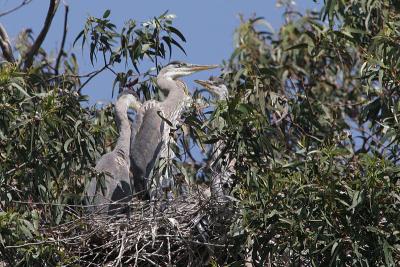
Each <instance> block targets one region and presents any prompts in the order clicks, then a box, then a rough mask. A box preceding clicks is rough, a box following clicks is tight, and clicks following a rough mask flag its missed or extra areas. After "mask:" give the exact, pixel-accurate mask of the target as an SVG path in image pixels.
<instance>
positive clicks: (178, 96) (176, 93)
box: [157, 78, 188, 117]
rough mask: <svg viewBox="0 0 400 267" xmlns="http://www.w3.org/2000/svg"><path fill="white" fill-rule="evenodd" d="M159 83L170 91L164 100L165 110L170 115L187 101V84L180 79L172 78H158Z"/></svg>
mask: <svg viewBox="0 0 400 267" xmlns="http://www.w3.org/2000/svg"><path fill="white" fill-rule="evenodd" d="M157 82H158V85H159V86H160V87H161V88H162V89H164V90H166V91H168V96H167V97H166V98H165V100H164V101H163V102H162V105H163V106H164V112H165V113H166V115H167V116H168V117H169V116H170V115H171V114H172V113H173V112H174V111H175V110H176V109H177V108H178V107H179V106H181V105H182V103H184V102H185V100H186V99H187V97H188V95H187V94H186V92H185V89H184V88H185V84H184V83H183V82H182V81H179V80H173V79H171V78H167V79H158V80H157Z"/></svg>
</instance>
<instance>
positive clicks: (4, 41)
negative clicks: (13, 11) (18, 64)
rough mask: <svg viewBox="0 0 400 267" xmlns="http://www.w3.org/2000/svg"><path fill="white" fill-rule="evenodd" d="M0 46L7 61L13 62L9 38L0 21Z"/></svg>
mask: <svg viewBox="0 0 400 267" xmlns="http://www.w3.org/2000/svg"><path fill="white" fill-rule="evenodd" d="M0 47H1V50H2V51H3V56H4V58H5V59H6V60H7V61H8V62H15V59H14V55H13V52H12V48H11V42H10V38H8V34H7V31H6V29H5V28H4V27H3V25H2V24H1V23H0Z"/></svg>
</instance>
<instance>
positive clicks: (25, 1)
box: [0, 0, 32, 17]
mask: <svg viewBox="0 0 400 267" xmlns="http://www.w3.org/2000/svg"><path fill="white" fill-rule="evenodd" d="M30 2H32V0H24V1H22V3H21V4H19V5H18V6H16V7H14V8H11V9H10V10H7V11H5V12H3V13H0V17H2V16H5V15H8V14H10V13H12V12H14V11H16V10H18V9H20V8H21V7H23V6H25V5H27V4H29V3H30Z"/></svg>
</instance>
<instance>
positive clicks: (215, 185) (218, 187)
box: [195, 77, 234, 200]
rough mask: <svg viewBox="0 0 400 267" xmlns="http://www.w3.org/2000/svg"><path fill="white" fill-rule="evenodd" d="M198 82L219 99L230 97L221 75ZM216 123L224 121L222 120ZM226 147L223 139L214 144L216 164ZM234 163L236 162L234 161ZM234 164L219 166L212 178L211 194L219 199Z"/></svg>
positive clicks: (222, 194) (214, 161) (226, 185)
mask: <svg viewBox="0 0 400 267" xmlns="http://www.w3.org/2000/svg"><path fill="white" fill-rule="evenodd" d="M195 82H196V83H198V84H200V85H201V86H203V87H204V88H205V89H206V90H207V91H208V92H210V93H211V95H212V96H213V97H215V98H216V100H217V101H222V100H226V99H227V98H228V97H229V92H228V88H227V87H226V85H225V84H224V80H223V79H221V78H219V77H211V78H210V80H208V81H204V80H195ZM215 123H218V124H219V123H224V122H223V121H221V120H218V121H216V122H215ZM223 147H224V144H223V141H221V140H219V141H218V142H216V143H215V144H214V146H213V151H212V161H213V165H215V163H216V161H217V159H218V158H219V157H221V153H222V149H223ZM233 163H234V162H233ZM232 169H233V164H232V162H231V163H229V164H227V165H226V167H224V166H219V167H218V169H217V172H216V173H215V175H213V177H212V178H211V195H212V196H214V197H216V198H217V200H222V198H223V196H224V195H225V194H226V192H225V191H226V190H227V187H228V185H229V180H230V176H231V174H232Z"/></svg>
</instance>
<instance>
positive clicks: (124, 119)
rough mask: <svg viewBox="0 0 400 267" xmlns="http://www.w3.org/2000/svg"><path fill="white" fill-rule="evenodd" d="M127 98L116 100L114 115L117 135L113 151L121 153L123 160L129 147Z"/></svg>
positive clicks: (126, 158)
mask: <svg viewBox="0 0 400 267" xmlns="http://www.w3.org/2000/svg"><path fill="white" fill-rule="evenodd" d="M128 106H129V103H128V100H126V99H125V100H118V101H117V103H116V104H115V110H116V113H115V116H116V122H117V127H118V130H119V137H118V140H117V144H116V146H115V148H114V151H117V152H118V153H121V154H122V156H123V157H124V158H125V160H127V161H128V159H129V147H130V138H131V126H130V124H129V119H128Z"/></svg>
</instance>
